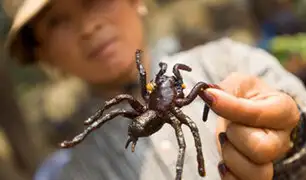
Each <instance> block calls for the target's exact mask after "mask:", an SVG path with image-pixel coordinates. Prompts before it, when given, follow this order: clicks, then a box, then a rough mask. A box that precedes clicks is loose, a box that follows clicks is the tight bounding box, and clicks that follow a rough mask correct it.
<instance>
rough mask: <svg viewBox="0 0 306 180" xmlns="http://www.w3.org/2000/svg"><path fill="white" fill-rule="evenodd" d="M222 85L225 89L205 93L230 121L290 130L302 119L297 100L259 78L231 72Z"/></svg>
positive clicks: (210, 90)
mask: <svg viewBox="0 0 306 180" xmlns="http://www.w3.org/2000/svg"><path fill="white" fill-rule="evenodd" d="M219 86H220V88H221V89H222V90H224V91H221V90H217V89H214V88H210V89H207V91H206V94H207V95H208V96H210V97H211V99H212V100H213V104H212V105H211V108H212V110H213V111H215V113H217V114H218V115H220V116H222V117H224V118H226V119H229V120H230V121H233V122H236V123H242V124H244V125H248V126H253V127H262V128H274V129H284V128H287V129H289V128H292V127H294V126H295V125H296V124H297V122H298V120H299V111H298V108H297V105H296V103H295V102H294V100H293V99H292V98H291V97H290V96H288V95H287V94H285V93H282V92H278V91H275V90H273V89H271V88H270V87H269V86H267V85H266V84H265V83H264V82H263V81H261V80H259V79H258V78H257V77H254V76H248V75H242V74H239V73H232V74H231V75H229V76H228V77H227V78H226V79H225V80H223V81H222V82H221V83H219ZM237 112H239V116H237ZM275 117H278V118H275Z"/></svg>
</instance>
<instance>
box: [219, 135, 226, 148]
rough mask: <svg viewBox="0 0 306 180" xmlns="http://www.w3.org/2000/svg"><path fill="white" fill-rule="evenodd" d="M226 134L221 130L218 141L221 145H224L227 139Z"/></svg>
mask: <svg viewBox="0 0 306 180" xmlns="http://www.w3.org/2000/svg"><path fill="white" fill-rule="evenodd" d="M227 140H228V139H227V136H226V133H225V132H221V133H220V134H219V142H220V144H221V147H222V146H223V145H224V143H225V142H226V141H227Z"/></svg>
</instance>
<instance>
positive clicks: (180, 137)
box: [169, 117, 186, 180]
mask: <svg viewBox="0 0 306 180" xmlns="http://www.w3.org/2000/svg"><path fill="white" fill-rule="evenodd" d="M169 124H170V125H171V126H172V127H173V128H174V130H175V135H176V139H177V142H178V145H179V153H178V156H177V161H176V177H175V180H181V179H182V174H183V167H184V160H185V150H186V142H185V138H184V133H183V130H182V127H181V123H180V122H179V121H178V120H177V119H176V118H173V117H171V118H170V123H169Z"/></svg>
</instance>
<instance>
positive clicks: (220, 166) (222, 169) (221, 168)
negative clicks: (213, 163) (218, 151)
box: [218, 161, 229, 178]
mask: <svg viewBox="0 0 306 180" xmlns="http://www.w3.org/2000/svg"><path fill="white" fill-rule="evenodd" d="M218 170H219V173H220V175H221V177H222V178H223V177H224V176H225V175H226V173H227V172H228V171H229V170H228V168H227V167H226V165H225V164H224V162H223V161H221V162H220V163H219V164H218Z"/></svg>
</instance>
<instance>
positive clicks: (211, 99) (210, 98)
mask: <svg viewBox="0 0 306 180" xmlns="http://www.w3.org/2000/svg"><path fill="white" fill-rule="evenodd" d="M203 100H204V101H205V102H206V103H207V104H208V106H209V107H211V106H212V105H213V103H214V102H215V97H214V96H213V95H212V94H211V93H210V92H207V91H204V97H203Z"/></svg>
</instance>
